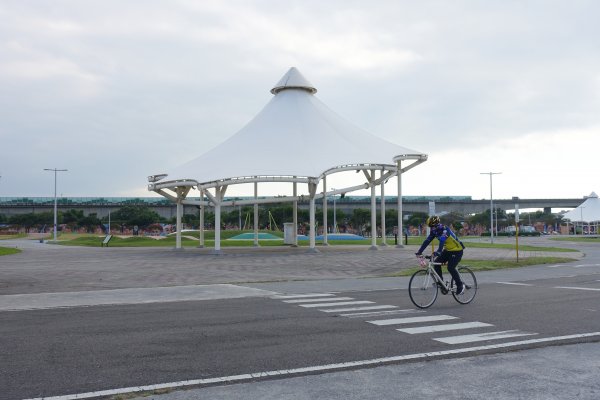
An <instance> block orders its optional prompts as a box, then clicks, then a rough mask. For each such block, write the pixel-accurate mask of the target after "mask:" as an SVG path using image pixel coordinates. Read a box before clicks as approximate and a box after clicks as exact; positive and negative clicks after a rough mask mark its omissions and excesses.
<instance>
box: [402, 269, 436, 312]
mask: <svg viewBox="0 0 600 400" xmlns="http://www.w3.org/2000/svg"><path fill="white" fill-rule="evenodd" d="M408 295H409V296H410V300H411V301H412V302H413V304H414V305H415V306H417V307H419V308H428V307H431V305H432V304H433V303H435V299H437V296H438V286H437V284H436V282H435V280H434V279H433V277H432V276H431V275H430V274H429V271H427V270H425V269H420V270H418V271H417V272H415V273H414V274H413V276H412V277H411V278H410V281H409V282H408Z"/></svg>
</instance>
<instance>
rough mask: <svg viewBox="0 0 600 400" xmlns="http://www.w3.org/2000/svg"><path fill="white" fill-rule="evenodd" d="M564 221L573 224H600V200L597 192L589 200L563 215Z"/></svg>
mask: <svg viewBox="0 0 600 400" xmlns="http://www.w3.org/2000/svg"><path fill="white" fill-rule="evenodd" d="M563 219H567V220H569V221H570V222H571V223H572V224H574V225H578V224H581V225H583V224H588V225H591V224H594V225H596V226H597V225H598V223H599V222H600V199H599V198H598V195H597V194H596V193H595V192H592V193H591V194H590V195H589V196H588V197H587V199H585V201H584V202H583V203H581V204H580V205H579V206H577V207H576V208H574V209H573V210H571V211H568V212H566V213H565V214H564V215H563Z"/></svg>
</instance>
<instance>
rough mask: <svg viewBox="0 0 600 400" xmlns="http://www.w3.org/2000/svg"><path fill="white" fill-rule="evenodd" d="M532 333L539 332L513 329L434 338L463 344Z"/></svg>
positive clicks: (443, 341) (449, 342) (448, 342)
mask: <svg viewBox="0 0 600 400" xmlns="http://www.w3.org/2000/svg"><path fill="white" fill-rule="evenodd" d="M531 335H537V333H531V332H522V331H516V330H513V331H500V332H487V333H476V334H473V335H461V336H449V337H443V338H434V339H433V340H437V341H438V342H442V343H447V344H461V343H470V342H482V341H484V340H498V339H506V338H510V337H518V336H531Z"/></svg>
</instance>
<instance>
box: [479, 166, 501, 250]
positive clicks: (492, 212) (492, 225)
mask: <svg viewBox="0 0 600 400" xmlns="http://www.w3.org/2000/svg"><path fill="white" fill-rule="evenodd" d="M501 173H502V172H480V175H489V176H490V238H491V240H492V244H493V243H494V197H493V194H492V175H499V174H501Z"/></svg>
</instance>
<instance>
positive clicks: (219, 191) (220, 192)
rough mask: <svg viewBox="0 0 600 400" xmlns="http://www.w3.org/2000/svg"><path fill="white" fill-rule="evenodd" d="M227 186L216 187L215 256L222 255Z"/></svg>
mask: <svg viewBox="0 0 600 400" xmlns="http://www.w3.org/2000/svg"><path fill="white" fill-rule="evenodd" d="M225 191H227V186H217V187H215V202H214V204H215V254H221V203H222V202H223V198H224V197H225Z"/></svg>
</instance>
